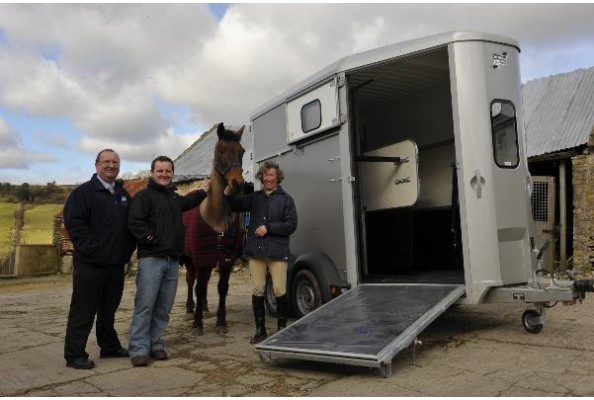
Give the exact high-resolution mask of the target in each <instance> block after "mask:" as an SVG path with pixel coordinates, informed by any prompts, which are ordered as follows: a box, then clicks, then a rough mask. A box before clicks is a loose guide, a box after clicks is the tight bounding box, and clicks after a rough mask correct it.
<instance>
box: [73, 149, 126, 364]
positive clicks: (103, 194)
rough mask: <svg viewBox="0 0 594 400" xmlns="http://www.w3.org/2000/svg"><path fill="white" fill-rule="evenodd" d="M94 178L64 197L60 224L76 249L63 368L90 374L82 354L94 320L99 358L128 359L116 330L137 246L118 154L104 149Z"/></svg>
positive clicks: (91, 362)
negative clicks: (126, 269) (129, 223)
mask: <svg viewBox="0 0 594 400" xmlns="http://www.w3.org/2000/svg"><path fill="white" fill-rule="evenodd" d="M95 169H96V171H97V173H96V174H94V175H93V177H92V178H91V180H90V181H88V182H86V183H83V184H82V185H80V186H79V187H77V188H76V189H74V191H73V192H72V193H71V194H70V196H68V200H67V201H66V205H65V206H64V225H65V226H66V230H67V231H68V235H69V236H70V239H71V240H72V243H73V245H74V260H73V261H74V271H73V274H72V279H73V291H72V299H71V302H70V312H69V314H68V323H67V326H66V340H65V345H64V358H65V359H66V366H67V367H71V368H76V369H91V368H94V367H95V363H94V362H93V361H92V360H90V359H89V354H88V353H87V352H86V351H85V347H86V345H87V340H88V338H89V333H90V332H91V328H92V327H93V321H94V319H95V315H96V316H97V324H96V334H97V344H98V345H99V347H100V348H101V352H100V357H101V358H107V357H128V351H127V350H126V349H125V348H123V347H122V345H121V343H120V341H119V339H118V335H117V333H116V331H115V329H114V320H115V312H116V310H117V308H118V306H119V305H120V300H121V299H122V292H123V290H124V266H125V264H126V263H127V262H128V261H129V260H130V256H131V255H132V252H133V251H134V248H135V247H136V245H135V241H134V238H133V237H132V236H131V235H130V233H129V232H128V229H127V219H128V210H129V205H130V195H129V194H128V192H127V191H126V190H125V189H124V187H123V186H122V182H121V181H116V177H117V176H118V174H119V172H120V158H119V156H118V154H117V153H116V152H115V151H113V150H111V149H105V150H102V151H101V152H99V154H98V155H97V158H96V160H95Z"/></svg>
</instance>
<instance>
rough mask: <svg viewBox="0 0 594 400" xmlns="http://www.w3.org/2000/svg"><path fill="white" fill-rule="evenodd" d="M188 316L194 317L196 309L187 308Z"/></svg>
mask: <svg viewBox="0 0 594 400" xmlns="http://www.w3.org/2000/svg"><path fill="white" fill-rule="evenodd" d="M186 315H194V309H193V308H186Z"/></svg>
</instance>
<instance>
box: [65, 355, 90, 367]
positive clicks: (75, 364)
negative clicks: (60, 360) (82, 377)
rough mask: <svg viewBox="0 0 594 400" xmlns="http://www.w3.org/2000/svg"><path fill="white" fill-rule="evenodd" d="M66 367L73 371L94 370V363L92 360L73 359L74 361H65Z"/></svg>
mask: <svg viewBox="0 0 594 400" xmlns="http://www.w3.org/2000/svg"><path fill="white" fill-rule="evenodd" d="M66 366H67V367H69V368H74V369H93V368H95V363H94V362H93V360H89V359H88V358H83V357H80V358H75V359H74V360H70V361H66Z"/></svg>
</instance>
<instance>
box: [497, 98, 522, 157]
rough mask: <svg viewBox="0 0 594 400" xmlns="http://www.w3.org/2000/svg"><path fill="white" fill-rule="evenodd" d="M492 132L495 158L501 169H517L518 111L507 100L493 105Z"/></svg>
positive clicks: (498, 101)
mask: <svg viewBox="0 0 594 400" xmlns="http://www.w3.org/2000/svg"><path fill="white" fill-rule="evenodd" d="M491 131H492V133H493V153H494V154H493V156H494V157H495V163H496V164H497V165H498V166H499V167H501V168H515V167H517V166H518V164H519V162H520V156H519V153H518V129H517V121H516V109H515V107H514V105H513V104H512V103H511V102H509V101H505V100H494V101H493V102H492V103H491Z"/></svg>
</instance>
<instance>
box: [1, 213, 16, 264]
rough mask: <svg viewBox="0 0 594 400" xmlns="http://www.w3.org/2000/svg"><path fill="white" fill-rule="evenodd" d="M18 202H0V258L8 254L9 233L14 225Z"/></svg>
mask: <svg viewBox="0 0 594 400" xmlns="http://www.w3.org/2000/svg"><path fill="white" fill-rule="evenodd" d="M17 207H18V204H15V203H0V260H2V259H4V258H5V257H6V256H8V251H9V243H8V241H9V234H10V231H11V229H12V227H13V225H14V212H15V210H16V209H17Z"/></svg>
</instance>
